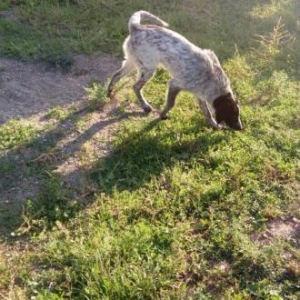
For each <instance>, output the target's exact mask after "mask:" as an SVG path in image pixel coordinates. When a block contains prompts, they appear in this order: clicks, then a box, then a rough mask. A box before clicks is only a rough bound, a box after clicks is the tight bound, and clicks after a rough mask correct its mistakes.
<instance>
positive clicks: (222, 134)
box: [0, 0, 300, 300]
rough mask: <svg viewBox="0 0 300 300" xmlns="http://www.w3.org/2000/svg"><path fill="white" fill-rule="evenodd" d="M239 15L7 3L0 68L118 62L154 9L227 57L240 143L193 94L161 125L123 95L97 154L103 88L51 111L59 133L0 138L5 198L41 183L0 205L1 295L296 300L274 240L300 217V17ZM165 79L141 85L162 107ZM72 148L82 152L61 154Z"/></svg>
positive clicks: (269, 7) (271, 6) (29, 131)
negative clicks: (273, 228)
mask: <svg viewBox="0 0 300 300" xmlns="http://www.w3.org/2000/svg"><path fill="white" fill-rule="evenodd" d="M246 2H247V3H245V1H229V0H228V1H217V0H216V1H201V2H199V1H187V2H186V3H185V4H183V3H182V2H180V1H165V2H163V3H162V2H161V1H151V2H149V3H146V2H140V1H139V2H137V1H130V2H128V1H127V2H126V3H125V2H123V1H115V2H113V3H110V4H109V3H108V2H105V1H95V0H93V1H92V0H89V1H55V0H53V1H35V0H30V1H16V4H15V5H12V4H11V3H10V2H9V1H6V2H5V1H4V2H3V4H1V6H0V8H1V9H13V10H14V12H15V16H16V18H17V19H16V20H15V21H12V20H7V19H3V18H1V19H0V31H1V41H2V43H1V46H0V53H1V56H2V55H7V56H12V57H18V58H19V59H26V60H28V59H39V60H44V61H46V62H51V63H53V64H54V65H57V66H61V65H65V63H64V62H65V61H66V62H68V61H69V57H70V54H72V53H73V52H86V53H91V52H94V51H98V50H101V51H108V52H113V53H117V54H119V53H120V49H121V46H120V45H121V40H122V39H123V38H124V36H125V35H126V34H127V29H126V22H125V21H126V18H127V17H128V16H129V15H130V13H131V12H132V11H134V10H137V9H140V8H145V9H149V10H151V11H154V12H157V11H158V10H160V12H159V15H160V16H165V17H163V18H164V19H166V21H168V22H169V23H170V24H172V27H173V26H174V27H173V28H176V29H177V30H178V31H180V32H182V33H184V34H185V35H186V36H188V37H189V38H190V39H191V40H193V41H194V42H196V43H197V44H199V45H203V46H204V47H209V48H212V49H214V50H215V51H216V52H217V54H218V56H219V57H220V58H221V59H222V63H223V66H224V68H225V70H226V72H227V73H228V75H229V77H230V79H231V82H232V87H233V89H234V91H235V93H236V95H237V97H238V98H239V100H240V102H241V106H242V121H243V124H244V126H245V130H243V131H242V132H232V131H229V130H223V131H213V130H211V129H210V128H209V127H208V125H207V124H206V121H205V120H204V117H203V116H202V115H201V114H199V111H198V109H196V104H195V100H194V99H193V97H192V96H191V95H190V94H187V93H182V94H180V96H179V98H178V104H177V106H176V107H175V108H174V109H173V110H172V112H171V119H170V120H168V121H166V122H158V121H157V120H156V119H155V117H151V116H149V117H144V116H141V115H139V114H134V113H130V110H131V105H132V104H130V102H131V103H132V101H130V102H128V101H127V99H134V96H133V92H132V91H131V90H129V89H127V88H126V86H125V87H123V88H122V89H120V90H119V92H118V99H119V101H120V107H121V109H120V110H119V111H117V112H115V113H114V114H113V115H112V116H111V119H112V120H116V125H115V126H114V130H113V131H112V132H111V136H110V139H111V140H110V148H109V149H110V150H109V151H108V152H107V153H106V155H100V153H99V149H98V148H97V146H96V145H97V144H99V143H100V144H101V143H106V141H103V137H102V136H101V134H102V135H103V134H104V130H103V128H102V127H101V129H99V131H100V134H99V135H93V130H94V129H93V128H89V127H88V126H89V120H90V119H91V118H92V115H93V113H95V110H96V109H97V107H98V106H100V107H102V106H104V104H105V103H106V102H107V99H106V98H105V89H104V87H103V86H102V85H101V84H98V83H96V82H95V83H93V85H92V86H91V87H90V88H89V89H88V90H87V94H88V97H89V100H90V102H89V103H88V105H87V108H86V111H81V112H77V111H76V109H75V108H74V107H73V108H71V109H70V110H68V111H64V110H63V109H62V108H59V107H54V108H53V109H51V110H50V111H48V112H47V114H46V115H47V117H48V118H49V119H50V120H51V121H52V123H51V124H50V125H47V126H45V127H42V128H41V127H40V126H38V124H36V123H35V121H34V120H27V122H25V123H24V122H23V121H22V120H11V121H9V122H7V123H6V124H4V125H1V127H0V137H1V144H0V149H1V151H2V152H1V157H0V172H1V174H2V176H3V177H2V179H1V185H0V191H3V192H4V191H6V190H7V189H8V188H11V187H12V186H13V184H14V180H15V181H16V182H19V180H20V178H21V177H26V179H27V180H28V182H30V183H33V182H34V181H35V180H40V181H42V183H43V184H42V185H40V186H39V190H38V193H37V197H36V198H32V199H31V198H30V197H29V198H28V201H26V202H24V203H23V207H22V208H20V207H18V208H15V206H13V207H12V208H11V209H10V206H7V205H8V204H5V203H4V202H3V201H4V199H3V201H2V202H0V212H1V214H0V215H1V217H0V228H1V230H0V233H1V244H0V272H1V277H0V296H3V297H6V298H7V299H13V300H14V299H41V300H42V299H45V300H46V299H47V300H49V299H53V300H54V299H236V300H238V299H241V300H244V299H245V300H246V299H247V300H248V299H251V300H252V299H270V300H279V299H298V298H299V286H298V278H299V243H298V242H297V240H296V238H295V237H283V236H276V235H275V234H273V235H272V234H270V233H268V230H267V229H268V228H269V225H270V223H271V222H275V221H276V222H279V223H280V224H282V223H284V222H285V221H284V220H290V219H292V218H298V219H299V217H300V216H299V203H298V197H299V192H298V191H299V108H298V106H299V105H298V94H299V73H298V72H299V68H298V65H297V63H298V62H299V53H298V51H296V50H297V49H298V48H299V40H295V37H296V36H297V30H299V28H298V29H297V23H296V15H297V14H296V12H297V11H298V12H299V4H298V2H297V1H292V0H290V1H288V0H286V1H246ZM169 5H170V6H171V8H168V7H169ZM104 16H105V17H104ZM116 16H117V17H116ZM279 16H281V18H279ZM253 20H255V23H254V24H253V23H252V22H253ZM250 21H251V23H249V22H250ZM234 24H235V25H234ZM237 24H238V26H237ZM249 24H251V25H250V26H249ZM20 28H22V30H21V31H19V29H20ZM199 28H201V30H199ZM7 29H8V30H7ZM42 35H43V36H46V37H47V38H46V39H43V40H40V37H41V36H42ZM21 40H23V41H25V42H24V43H21ZM49 45H50V46H49ZM48 46H49V47H48ZM45 49H47V50H46V51H45V52H44V50H45ZM65 58H67V59H65ZM67 65H68V64H67ZM167 81H168V74H167V73H166V72H165V71H163V70H159V71H158V72H157V74H156V76H155V78H154V79H153V80H152V82H151V83H149V84H148V85H147V86H146V89H145V95H146V96H147V98H149V101H150V102H151V104H152V105H153V106H154V107H155V108H157V109H159V108H161V107H162V105H163V103H164V96H165V85H166V83H167ZM122 84H123V83H121V84H120V85H122ZM134 110H135V111H136V110H138V106H137V105H135V106H134ZM126 111H127V113H126ZM103 122H104V123H103V124H104V125H105V124H106V123H105V121H103ZM110 122H113V121H110ZM104 125H103V126H104ZM85 133H86V137H85V136H84V134H85ZM71 136H72V137H75V138H74V140H75V142H74V143H75V145H76V147H75V150H73V152H72V153H71V154H68V151H69V148H68V146H66V143H67V141H65V139H68V137H71ZM76 140H77V142H78V143H79V145H77V144H76ZM70 143H72V142H70ZM76 153H79V156H76V155H75V154H76ZM68 155H71V156H72V155H73V156H74V157H77V158H79V161H80V166H81V169H80V170H75V171H74V174H73V175H76V173H78V174H79V176H78V177H79V178H80V180H79V183H77V181H76V183H73V185H72V184H66V182H67V180H66V179H67V178H66V177H65V176H61V175H58V174H57V172H56V169H57V168H58V167H59V166H60V165H61V164H62V162H63V161H64V160H67V159H68ZM0 199H1V198H0ZM1 200H2V199H1ZM9 205H10V204H9ZM12 205H15V204H12ZM293 222H294V221H293ZM293 224H296V223H293ZM5 227H6V228H5ZM2 228H5V230H3V229H2ZM2 249H3V250H2ZM8 249H13V251H11V252H9V253H11V255H10V257H7V256H6V255H5V254H4V253H5V252H4V251H5V250H6V251H7V253H8ZM12 266H13V268H12ZM6 298H4V299H6Z"/></svg>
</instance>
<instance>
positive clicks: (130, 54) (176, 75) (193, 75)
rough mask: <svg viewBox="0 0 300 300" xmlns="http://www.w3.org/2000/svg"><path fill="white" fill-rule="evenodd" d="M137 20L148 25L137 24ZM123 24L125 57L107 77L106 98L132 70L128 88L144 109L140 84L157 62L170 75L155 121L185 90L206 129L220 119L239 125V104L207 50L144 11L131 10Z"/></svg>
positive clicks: (146, 107)
mask: <svg viewBox="0 0 300 300" xmlns="http://www.w3.org/2000/svg"><path fill="white" fill-rule="evenodd" d="M141 19H142V20H147V21H150V22H151V23H153V24H154V25H141ZM128 27H129V32H130V35H129V36H128V37H127V38H126V39H125V41H124V43H123V50H124V54H125V55H124V56H125V59H124V61H123V63H122V67H121V68H120V69H119V70H118V71H117V72H116V73H114V74H113V76H112V78H111V81H110V83H109V85H108V90H107V96H108V97H111V95H112V91H113V88H114V86H115V84H116V83H117V82H118V81H119V80H120V79H121V78H122V77H123V76H125V75H128V74H129V73H131V72H132V71H133V70H135V69H136V70H137V71H138V80H137V81H136V82H135V84H134V85H133V90H134V92H135V94H136V96H137V98H138V100H139V102H140V104H141V106H142V108H143V110H144V111H145V113H150V112H151V111H152V108H151V106H150V104H149V103H148V102H147V100H146V99H145V98H144V96H143V93H142V88H143V86H144V85H145V84H146V83H147V81H149V80H150V79H151V78H152V76H153V74H154V72H155V70H156V68H157V66H158V65H159V64H161V65H162V66H163V67H164V68H166V69H167V70H168V71H169V73H170V75H171V79H170V81H169V83H168V92H167V100H166V104H165V107H164V109H163V110H162V112H161V113H160V118H161V119H167V118H168V112H169V111H170V109H171V108H172V107H173V106H174V104H175V99H176V96H177V95H178V93H179V92H180V91H182V90H185V91H189V92H191V93H192V94H194V95H195V97H196V98H197V100H198V103H199V106H200V108H201V110H202V111H203V113H204V115H205V117H206V120H207V121H208V123H209V124H210V125H211V126H212V128H214V129H221V128H223V126H222V125H221V123H225V124H226V125H227V126H229V127H230V128H232V129H235V130H241V129H243V126H242V123H241V120H240V107H239V104H238V102H237V101H236V100H235V98H234V96H233V93H232V90H231V88H230V82H229V79H228V77H227V76H226V74H225V72H224V70H223V69H222V67H221V65H220V62H219V60H218V58H217V56H216V55H215V53H214V52H213V51H211V50H207V49H201V48H199V47H197V46H195V45H194V44H192V43H191V42H190V41H188V40H187V39H186V38H185V37H183V36H182V35H180V34H178V33H177V32H174V31H172V30H170V29H167V28H166V27H168V23H166V22H164V21H163V20H161V19H160V18H158V17H156V16H155V15H153V14H151V13H149V12H147V11H138V12H135V13H134V14H133V15H132V16H131V17H130V19H129V23H128ZM211 109H212V111H213V112H214V114H215V118H214V117H213V115H212V113H211Z"/></svg>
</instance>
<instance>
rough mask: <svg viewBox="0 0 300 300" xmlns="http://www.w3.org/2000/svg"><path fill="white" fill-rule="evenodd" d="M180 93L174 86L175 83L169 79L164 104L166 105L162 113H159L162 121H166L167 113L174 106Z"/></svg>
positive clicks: (179, 89)
mask: <svg viewBox="0 0 300 300" xmlns="http://www.w3.org/2000/svg"><path fill="white" fill-rule="evenodd" d="M180 91H181V88H179V87H178V86H177V85H176V83H175V81H174V80H173V79H171V80H170V81H169V89H168V94H167V102H166V105H165V107H164V109H163V111H162V112H161V113H160V118H161V119H162V120H165V119H168V112H169V110H170V109H171V108H172V107H173V106H174V105H175V99H176V97H177V95H178V93H179V92H180Z"/></svg>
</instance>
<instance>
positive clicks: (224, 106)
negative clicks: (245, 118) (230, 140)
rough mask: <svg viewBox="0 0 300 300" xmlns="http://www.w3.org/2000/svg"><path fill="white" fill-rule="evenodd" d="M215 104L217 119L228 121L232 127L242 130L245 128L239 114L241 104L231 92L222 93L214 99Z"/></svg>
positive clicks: (218, 121)
mask: <svg viewBox="0 0 300 300" xmlns="http://www.w3.org/2000/svg"><path fill="white" fill-rule="evenodd" d="M213 106H214V109H215V113H216V121H217V123H218V124H220V123H221V122H224V123H226V124H227V125H228V126H229V127H230V128H232V129H236V130H241V129H242V128H243V126H242V123H241V120H240V117H239V114H240V110H239V105H238V103H237V102H236V101H235V100H234V98H233V96H232V94H231V93H227V94H225V95H222V96H220V97H218V98H217V99H215V100H214V102H213Z"/></svg>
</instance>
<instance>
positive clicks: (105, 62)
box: [0, 55, 120, 124]
mask: <svg viewBox="0 0 300 300" xmlns="http://www.w3.org/2000/svg"><path fill="white" fill-rule="evenodd" d="M73 60H74V63H73V66H72V67H71V70H70V72H68V73H65V74H64V73H62V72H60V71H59V70H55V69H53V68H51V67H49V66H47V65H45V64H42V63H39V64H32V63H23V62H20V61H17V60H13V59H6V58H0V124H3V123H5V122H6V121H8V120H9V119H11V118H28V117H30V116H32V115H35V114H39V113H43V112H45V110H47V109H49V108H51V107H55V106H57V105H59V106H64V105H68V104H70V103H73V102H75V101H80V100H81V99H82V98H83V97H84V96H85V95H86V92H85V90H84V88H85V87H88V86H89V84H90V83H91V81H92V80H98V81H101V82H105V81H106V80H107V78H108V77H110V76H111V75H112V73H113V72H114V71H115V70H116V69H117V68H118V67H119V66H120V61H119V59H117V58H115V57H113V56H109V55H93V56H90V57H88V56H84V55H75V56H74V57H73Z"/></svg>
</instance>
